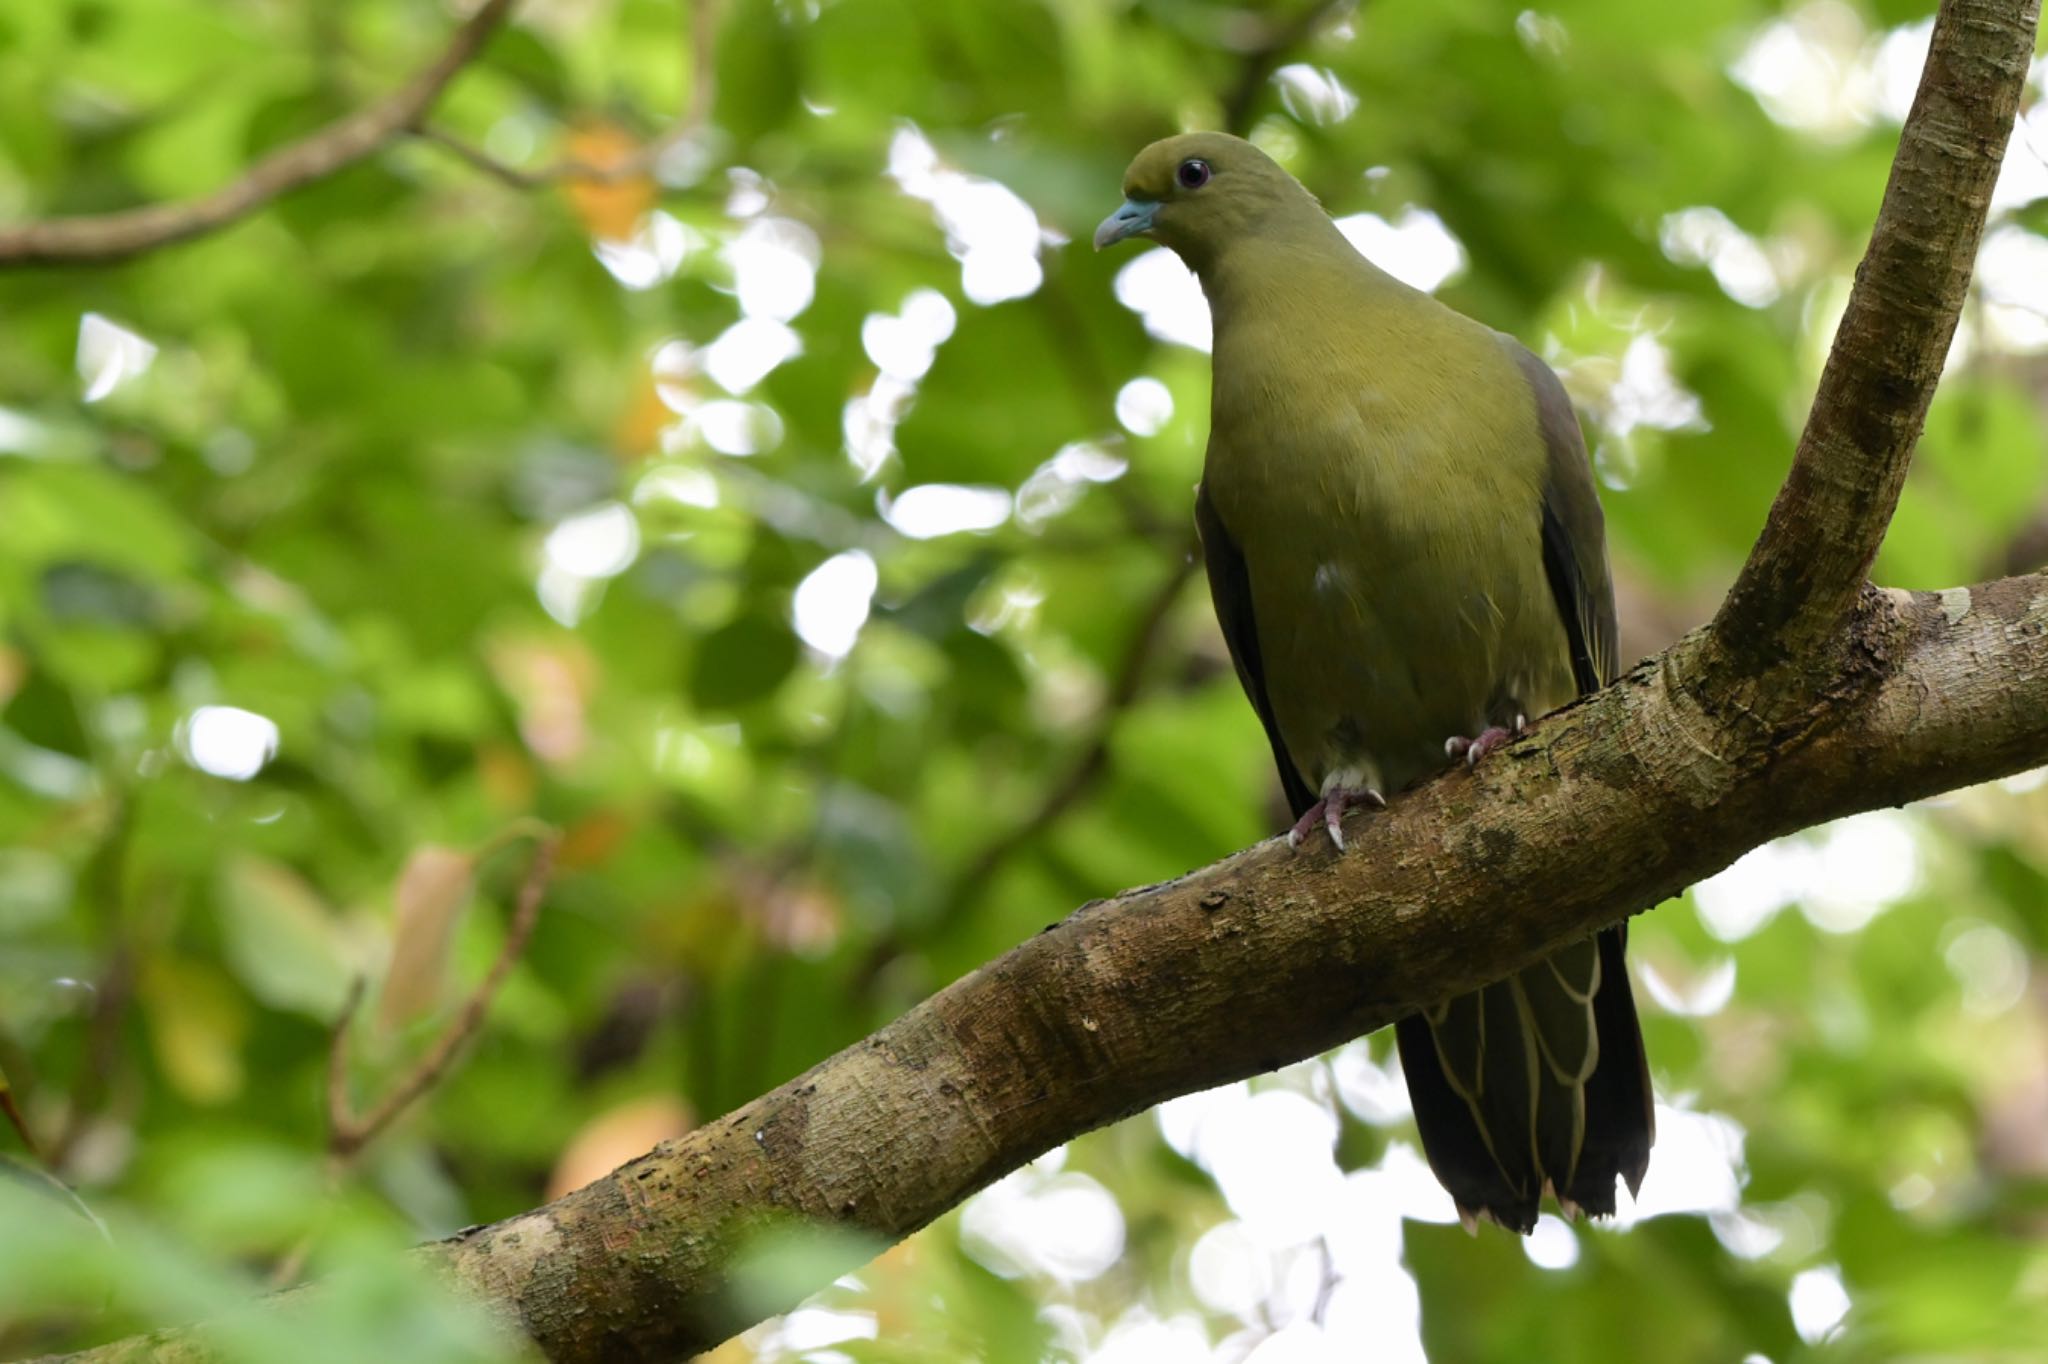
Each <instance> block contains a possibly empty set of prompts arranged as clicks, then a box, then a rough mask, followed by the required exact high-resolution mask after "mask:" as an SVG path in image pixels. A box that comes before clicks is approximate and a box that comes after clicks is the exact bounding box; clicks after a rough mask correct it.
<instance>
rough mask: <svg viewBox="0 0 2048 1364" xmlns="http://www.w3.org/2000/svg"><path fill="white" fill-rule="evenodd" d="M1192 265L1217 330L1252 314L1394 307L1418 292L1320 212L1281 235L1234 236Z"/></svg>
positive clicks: (1267, 233)
mask: <svg viewBox="0 0 2048 1364" xmlns="http://www.w3.org/2000/svg"><path fill="white" fill-rule="evenodd" d="M1190 264H1192V265H1193V267H1194V270H1195V273H1196V275H1197V276H1198V277H1199V278H1200V279H1201V281H1202V292H1203V294H1205V295H1206V296H1207V297H1208V300H1209V312H1210V315H1211V318H1212V319H1213V321H1214V324H1215V325H1216V327H1218V328H1219V329H1220V328H1225V327H1228V326H1229V325H1230V324H1231V322H1232V320H1233V319H1234V318H1235V317H1237V316H1239V315H1241V314H1244V313H1247V312H1250V311H1252V310H1258V311H1259V312H1260V313H1261V314H1262V315H1265V316H1272V315H1273V312H1274V310H1275V309H1278V310H1280V312H1282V313H1283V314H1284V313H1288V312H1293V311H1295V310H1296V309H1300V308H1307V309H1312V310H1320V309H1326V308H1329V307H1332V306H1336V307H1342V308H1363V309H1366V310H1373V309H1376V308H1383V307H1384V308H1395V307H1399V306H1401V305H1402V304H1404V303H1406V302H1407V301H1408V300H1409V299H1410V297H1411V296H1413V295H1414V294H1415V292H1416V291H1415V290H1413V289H1411V288H1409V287H1408V286H1407V285H1405V284H1403V283H1401V282H1400V281H1399V280H1397V279H1395V278H1394V277H1393V276H1392V275H1389V274H1387V273H1386V272H1385V271H1384V270H1381V269H1380V268H1379V267H1378V266H1376V265H1374V264H1373V263H1372V262H1371V261H1369V260H1367V259H1366V258H1365V257H1364V256H1362V255H1360V254H1359V253H1358V250H1357V249H1356V248H1355V247H1353V246H1352V245H1351V243H1350V241H1349V240H1347V239H1346V238H1345V236H1344V234H1343V233H1342V232H1340V231H1338V230H1337V225H1336V224H1335V223H1334V222H1332V221H1330V219H1329V218H1327V217H1325V216H1324V215H1322V214H1321V213H1318V214H1316V215H1315V216H1314V217H1313V218H1312V219H1307V220H1304V221H1300V222H1298V223H1296V224H1294V225H1292V226H1290V227H1289V228H1288V229H1287V230H1285V231H1282V232H1273V231H1267V232H1264V233H1261V234H1258V235H1256V236H1253V235H1247V236H1243V237H1238V238H1235V239H1233V240H1232V241H1230V242H1229V243H1228V244H1226V245H1225V246H1224V247H1222V248H1221V249H1220V250H1219V251H1218V252H1216V254H1215V255H1213V256H1211V257H1209V258H1207V259H1204V260H1200V261H1195V262H1190Z"/></svg>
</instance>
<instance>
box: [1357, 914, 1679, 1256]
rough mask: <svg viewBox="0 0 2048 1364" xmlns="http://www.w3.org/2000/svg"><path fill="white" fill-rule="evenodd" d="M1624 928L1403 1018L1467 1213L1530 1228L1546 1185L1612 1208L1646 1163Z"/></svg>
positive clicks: (1565, 1201) (1427, 1128) (1418, 1079)
mask: <svg viewBox="0 0 2048 1364" xmlns="http://www.w3.org/2000/svg"><path fill="white" fill-rule="evenodd" d="M1626 933H1627V930H1626V929H1625V928H1611V929H1608V930H1606V931H1605V932H1603V933H1601V934H1600V935H1599V936H1598V937H1597V938H1588V939H1586V940H1585V941H1584V942H1582V943H1576V944H1574V945H1573V946H1571V947H1568V948H1566V949H1565V950H1564V951H1562V952H1560V953H1558V954H1557V955H1556V956H1554V957H1551V958H1549V959H1547V960H1545V961H1541V962H1538V963H1537V964H1536V965H1534V966H1531V967H1529V968H1528V969H1527V970H1525V971H1522V972H1520V973H1518V974H1516V975H1513V976H1510V977H1508V978H1507V979H1506V980H1502V981H1498V982H1496V983H1494V984H1492V985H1489V986H1487V987H1486V988H1484V989H1482V990H1478V991H1475V992H1474V993H1472V994H1469V995H1461V996H1459V997H1458V998H1457V999H1453V1000H1450V1001H1449V1002H1447V1003H1444V1004H1441V1005H1438V1006H1436V1007H1435V1008H1433V1009H1428V1010H1425V1011H1424V1012H1422V1013H1420V1014H1416V1015H1414V1016H1412V1017H1409V1018H1405V1019H1403V1020H1401V1022H1400V1023H1399V1024H1398V1025H1396V1035H1397V1037H1398V1038H1399V1040H1400V1046H1401V1065H1402V1068H1403V1069H1404V1070H1406V1071H1407V1073H1408V1094H1409V1097H1410V1098H1411V1100H1412V1101H1413V1102H1414V1106H1415V1125H1416V1127H1417V1128H1418V1129H1419V1130H1420V1131H1421V1133H1422V1149H1423V1151H1424V1152H1425V1153H1426V1154H1427V1155H1428V1157H1429V1165H1430V1168H1431V1169H1432V1170H1434V1171H1435V1172H1436V1177H1437V1178H1438V1179H1439V1180H1441V1181H1442V1182H1443V1185H1444V1187H1445V1188H1446V1189H1448V1190H1450V1193H1451V1197H1452V1198H1453V1199H1455V1200H1456V1201H1457V1204H1458V1211H1459V1213H1460V1215H1461V1216H1463V1217H1465V1218H1466V1219H1467V1221H1468V1223H1469V1222H1470V1220H1471V1219H1473V1218H1476V1217H1486V1218H1490V1219H1492V1220H1493V1221H1495V1222H1498V1223H1499V1224H1500V1225H1502V1226H1504V1227H1510V1228H1512V1229H1514V1230H1516V1231H1520V1232H1527V1231H1529V1230H1531V1229H1532V1228H1534V1227H1535V1225H1536V1210H1537V1205H1538V1204H1539V1203H1540V1202H1541V1200H1542V1198H1543V1195H1544V1193H1545V1192H1546V1191H1548V1192H1551V1193H1553V1194H1554V1195H1555V1197H1556V1198H1557V1200H1558V1203H1559V1205H1560V1207H1561V1208H1562V1209H1563V1210H1564V1211H1565V1212H1566V1213H1571V1212H1573V1211H1582V1212H1586V1213H1589V1214H1591V1215H1593V1216H1602V1215H1605V1214H1609V1213H1612V1212H1613V1211H1614V1197H1615V1195H1614V1181H1615V1178H1616V1177H1617V1176H1619V1177H1620V1178H1622V1179H1625V1180H1627V1181H1628V1187H1629V1191H1630V1192H1631V1193H1633V1192H1635V1190H1636V1189H1637V1187H1638V1186H1639V1185H1640V1184H1641V1183H1642V1178H1643V1171H1644V1169H1645V1168H1646V1167H1647V1166H1648V1165H1649V1161H1650V1141H1651V1136H1652V1123H1653V1119H1652V1113H1651V1106H1650V1077H1649V1071H1648V1068H1647V1066H1646V1064H1645V1062H1644V1059H1643V1036H1642V1030H1641V1028H1640V1027H1639V1026H1638V1025H1637V1023H1636V1006H1635V999H1634V997H1633V996H1632V995H1631V994H1630V992H1629V984H1628V967H1627V964H1626V962H1625V961H1624V959H1623V951H1624V947H1625V945H1626V943H1627V936H1626Z"/></svg>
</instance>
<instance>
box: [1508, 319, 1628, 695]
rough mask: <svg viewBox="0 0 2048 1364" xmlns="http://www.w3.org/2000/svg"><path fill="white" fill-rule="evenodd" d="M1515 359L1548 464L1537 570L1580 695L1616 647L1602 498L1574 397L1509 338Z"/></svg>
mask: <svg viewBox="0 0 2048 1364" xmlns="http://www.w3.org/2000/svg"><path fill="white" fill-rule="evenodd" d="M1508 345H1509V346H1510V347H1511V348H1512V350H1513V353H1514V357H1515V363H1516V364H1517V365H1519V366H1521V369H1522V377H1523V378H1525V379H1526V380H1528V383H1529V389H1530V391H1531V392H1532V393H1534V394H1535V397H1536V420H1537V425H1538V427H1539V428H1540V430H1541V431H1542V434H1543V449H1544V453H1545V455H1546V456H1547V465H1546V468H1545V471H1544V478H1543V572H1544V575H1545V576H1546V577H1548V578H1549V579H1550V591H1551V595H1552V596H1553V597H1555V598H1556V599H1557V613H1558V615H1559V617H1560V618H1562V620H1563V621H1564V631H1565V637H1566V638H1567V639H1569V640H1570V641H1571V650H1572V677H1573V679H1574V680H1575V681H1577V683H1578V687H1579V693H1580V695H1584V694H1585V693H1587V692H1589V691H1598V690H1599V689H1600V688H1602V687H1604V686H1606V685H1607V684H1608V683H1609V682H1611V681H1613V680H1614V674H1615V672H1616V669H1617V665H1618V663H1619V659H1618V657H1617V655H1618V654H1619V653H1620V647H1619V645H1618V644H1617V642H1616V630H1615V624H1614V588H1613V585H1612V584H1611V583H1610V582H1609V581H1608V577H1607V555H1606V552H1605V551H1604V549H1603V548H1602V546H1603V544H1604V536H1603V531H1602V524H1601V516H1600V498H1599V496H1598V495H1597V494H1596V493H1595V492H1594V491H1593V466H1592V464H1591V462H1590V461H1588V460H1587V458H1586V442H1585V440H1584V438H1583V437H1582V436H1580V434H1579V419H1578V417H1577V416H1576V415H1574V413H1573V412H1572V400H1571V398H1570V397H1569V396H1567V395H1566V393H1565V391H1564V385H1563V384H1561V383H1559V382H1558V380H1557V375H1556V374H1554V373H1552V372H1551V369H1550V366H1548V365H1546V364H1544V363H1543V362H1542V361H1541V360H1539V359H1537V358H1536V356H1535V355H1534V354H1532V353H1531V352H1530V351H1529V350H1528V348H1527V347H1525V346H1523V345H1522V344H1521V343H1520V342H1518V341H1510V342H1508Z"/></svg>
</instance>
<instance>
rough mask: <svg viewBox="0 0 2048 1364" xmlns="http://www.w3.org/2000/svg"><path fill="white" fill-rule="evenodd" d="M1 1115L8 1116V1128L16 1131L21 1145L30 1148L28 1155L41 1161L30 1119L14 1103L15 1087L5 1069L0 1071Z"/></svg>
mask: <svg viewBox="0 0 2048 1364" xmlns="http://www.w3.org/2000/svg"><path fill="white" fill-rule="evenodd" d="M0 1113H5V1114H6V1115H7V1123H8V1126H10V1127H12V1128H13V1129H14V1135H16V1136H17V1137H20V1138H21V1144H22V1145H23V1146H25V1147H27V1148H28V1153H29V1154H30V1155H32V1156H34V1157H35V1158H36V1159H37V1160H41V1159H42V1158H43V1153H42V1151H41V1149H40V1148H38V1147H37V1146H36V1137H35V1133H34V1132H32V1131H30V1130H29V1125H28V1119H27V1118H25V1117H23V1116H22V1112H21V1109H20V1108H19V1107H17V1106H16V1104H15V1102H14V1086H13V1085H11V1084H9V1083H8V1081H7V1072H6V1071H5V1070H4V1069H0Z"/></svg>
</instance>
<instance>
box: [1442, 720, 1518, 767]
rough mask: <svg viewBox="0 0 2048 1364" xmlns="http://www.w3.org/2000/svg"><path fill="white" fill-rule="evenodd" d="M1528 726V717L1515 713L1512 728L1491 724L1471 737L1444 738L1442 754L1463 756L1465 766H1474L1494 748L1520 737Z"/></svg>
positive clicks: (1454, 736) (1450, 756) (1453, 756)
mask: <svg viewBox="0 0 2048 1364" xmlns="http://www.w3.org/2000/svg"><path fill="white" fill-rule="evenodd" d="M1528 727H1529V720H1528V717H1527V716H1523V715H1517V716H1516V717H1515V727H1514V728H1513V729H1507V728H1504V727H1503V726H1500V725H1493V726H1490V727H1489V728H1486V729H1482V730H1480V731H1479V734H1478V736H1477V737H1476V738H1471V739H1467V738H1465V737H1464V736H1463V735H1459V734H1454V735H1452V736H1451V737H1450V738H1448V739H1446V740H1444V756H1445V757H1449V758H1463V759H1464V760H1465V766H1467V767H1473V766H1476V765H1477V764H1478V762H1479V760H1480V759H1481V758H1483V757H1485V756H1486V755H1487V754H1489V753H1491V752H1493V750H1495V749H1496V748H1501V747H1503V746H1505V745H1507V744H1509V743H1511V742H1513V741H1514V740H1516V739H1518V738H1520V737H1521V736H1522V731H1523V730H1525V729H1527V728H1528Z"/></svg>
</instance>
